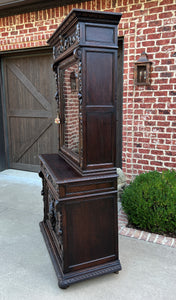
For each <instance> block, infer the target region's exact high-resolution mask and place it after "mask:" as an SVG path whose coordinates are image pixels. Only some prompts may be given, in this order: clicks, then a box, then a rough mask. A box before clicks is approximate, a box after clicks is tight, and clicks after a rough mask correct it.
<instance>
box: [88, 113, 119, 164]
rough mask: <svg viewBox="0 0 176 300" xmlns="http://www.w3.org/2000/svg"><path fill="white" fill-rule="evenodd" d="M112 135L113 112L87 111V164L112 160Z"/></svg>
mask: <svg viewBox="0 0 176 300" xmlns="http://www.w3.org/2000/svg"><path fill="white" fill-rule="evenodd" d="M114 137H115V136H114V127H113V112H89V113H87V153H86V155H87V165H91V164H107V163H112V162H113V159H114V157H113V156H114V147H115V145H114Z"/></svg>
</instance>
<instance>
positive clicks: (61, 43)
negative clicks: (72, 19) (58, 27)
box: [53, 24, 80, 60]
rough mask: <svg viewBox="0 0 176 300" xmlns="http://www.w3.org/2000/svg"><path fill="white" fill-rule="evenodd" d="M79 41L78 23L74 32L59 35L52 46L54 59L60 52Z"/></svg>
mask: <svg viewBox="0 0 176 300" xmlns="http://www.w3.org/2000/svg"><path fill="white" fill-rule="evenodd" d="M79 41H80V25H79V24H77V25H76V30H75V32H74V33H73V34H72V35H70V36H65V37H64V36H62V35H59V40H58V42H57V44H56V45H55V46H54V47H53V57H54V60H56V59H57V58H58V56H59V55H60V54H62V53H63V52H65V51H66V50H68V49H69V48H70V47H71V46H73V45H77V44H78V43H79Z"/></svg>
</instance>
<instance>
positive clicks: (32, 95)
mask: <svg viewBox="0 0 176 300" xmlns="http://www.w3.org/2000/svg"><path fill="white" fill-rule="evenodd" d="M51 63H52V53H51V52H50V54H48V53H46V52H45V53H44V54H40V55H38V54H34V55H32V56H30V55H25V54H24V56H16V57H7V58H4V59H3V70H4V82H5V96H6V109H7V125H8V144H9V167H10V168H18V169H24V170H30V171H38V170H39V159H38V155H39V153H41V152H42V151H45V152H51V153H53V152H56V151H57V126H56V124H54V118H55V117H56V103H55V102H54V101H52V99H53V97H54V88H55V81H54V76H53V72H52V70H51V69H49V70H48V65H51ZM46 74H47V77H46ZM48 84H49V86H48Z"/></svg>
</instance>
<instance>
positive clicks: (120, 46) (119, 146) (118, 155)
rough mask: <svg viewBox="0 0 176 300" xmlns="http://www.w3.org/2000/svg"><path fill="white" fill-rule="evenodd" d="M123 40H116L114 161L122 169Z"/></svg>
mask: <svg viewBox="0 0 176 300" xmlns="http://www.w3.org/2000/svg"><path fill="white" fill-rule="evenodd" d="M123 48H124V40H123V38H119V39H118V73H117V76H118V78H117V99H118V101H117V117H116V120H117V123H116V124H117V125H116V128H117V138H116V149H117V152H116V161H117V168H122V127H123V126H122V123H123V54H124V49H123Z"/></svg>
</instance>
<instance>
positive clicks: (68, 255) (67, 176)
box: [40, 154, 121, 288]
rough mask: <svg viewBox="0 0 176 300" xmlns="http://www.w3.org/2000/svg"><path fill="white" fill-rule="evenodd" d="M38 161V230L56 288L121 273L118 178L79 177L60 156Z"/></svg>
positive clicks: (115, 176) (50, 156) (110, 176)
mask: <svg viewBox="0 0 176 300" xmlns="http://www.w3.org/2000/svg"><path fill="white" fill-rule="evenodd" d="M40 160H41V173H40V176H41V177H42V178H43V190H42V194H43V200H44V219H43V221H42V222H41V223H40V226H41V230H42V233H43V235H44V238H45V241H46V245H47V247H48V250H49V253H50V255H51V258H52V261H53V264H54V267H55V270H56V274H57V277H58V283H59V286H60V287H61V288H64V287H67V286H69V285H70V284H72V283H75V282H77V281H81V280H84V279H88V278H93V277H95V276H97V275H103V274H106V273H110V272H117V271H119V270H120V269H121V266H120V261H119V258H118V226H117V175H114V176H112V175H109V176H107V175H106V176H103V175H98V176H88V177H87V176H84V177H83V176H80V175H78V173H76V172H75V171H74V170H73V168H72V167H70V166H69V165H68V164H67V163H66V162H65V161H64V160H63V159H62V158H61V157H59V155H58V154H46V155H41V156H40Z"/></svg>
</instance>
